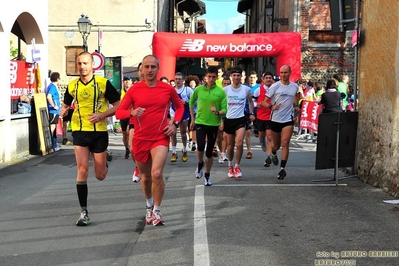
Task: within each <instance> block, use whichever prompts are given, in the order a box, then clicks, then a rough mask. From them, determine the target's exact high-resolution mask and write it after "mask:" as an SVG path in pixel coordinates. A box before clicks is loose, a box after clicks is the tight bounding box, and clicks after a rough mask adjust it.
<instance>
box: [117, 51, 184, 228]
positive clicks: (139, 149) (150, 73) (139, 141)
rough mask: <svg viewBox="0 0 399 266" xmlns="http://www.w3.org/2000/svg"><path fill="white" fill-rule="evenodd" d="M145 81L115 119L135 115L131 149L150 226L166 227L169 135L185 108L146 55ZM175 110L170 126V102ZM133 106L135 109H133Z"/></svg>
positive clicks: (129, 94) (154, 59)
mask: <svg viewBox="0 0 399 266" xmlns="http://www.w3.org/2000/svg"><path fill="white" fill-rule="evenodd" d="M142 63H143V64H142V71H143V74H144V81H143V82H138V83H136V84H134V85H133V86H132V87H131V88H130V89H129V91H128V92H127V93H126V95H125V97H124V99H123V101H122V104H121V105H120V107H119V108H118V110H117V111H116V117H117V118H119V119H121V118H122V119H123V118H124V117H126V115H128V116H134V117H135V118H136V119H135V121H134V138H133V141H132V147H133V152H134V158H135V160H136V164H137V167H138V168H139V171H140V174H141V188H142V190H143V193H144V196H145V198H146V201H147V213H146V222H147V224H151V223H152V224H153V225H155V226H156V225H163V224H164V220H163V218H162V215H161V211H160V206H161V202H162V198H163V194H164V191H165V183H164V180H163V175H162V171H163V167H164V165H165V162H166V157H167V155H168V151H169V139H170V136H171V135H173V134H176V130H177V128H178V127H179V122H180V120H181V119H182V116H183V112H184V105H183V102H182V101H181V99H180V98H179V96H178V95H177V92H176V90H175V89H174V88H173V87H172V86H170V85H169V84H166V83H162V82H160V81H158V80H157V74H158V71H159V60H158V58H157V57H156V56H153V55H147V56H145V57H144V59H143V62H142ZM170 102H172V103H173V105H174V106H175V108H176V111H175V116H174V119H175V120H174V121H173V123H169V121H168V112H169V107H170V105H169V103H170ZM131 106H132V107H131Z"/></svg>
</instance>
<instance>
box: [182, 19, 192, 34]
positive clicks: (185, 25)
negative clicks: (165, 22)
mask: <svg viewBox="0 0 399 266" xmlns="http://www.w3.org/2000/svg"><path fill="white" fill-rule="evenodd" d="M190 26H191V22H190V20H189V19H188V18H186V19H185V20H184V32H188V30H189V29H190Z"/></svg>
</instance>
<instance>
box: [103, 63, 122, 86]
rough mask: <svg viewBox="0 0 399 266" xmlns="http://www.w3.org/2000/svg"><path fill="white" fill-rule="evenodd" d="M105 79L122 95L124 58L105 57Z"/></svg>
mask: <svg viewBox="0 0 399 266" xmlns="http://www.w3.org/2000/svg"><path fill="white" fill-rule="evenodd" d="M104 68H105V77H106V78H107V79H108V80H109V81H110V82H111V84H112V85H114V87H115V89H116V90H117V91H118V92H119V93H120V91H121V88H122V76H121V75H122V57H121V56H115V57H105V67H104Z"/></svg>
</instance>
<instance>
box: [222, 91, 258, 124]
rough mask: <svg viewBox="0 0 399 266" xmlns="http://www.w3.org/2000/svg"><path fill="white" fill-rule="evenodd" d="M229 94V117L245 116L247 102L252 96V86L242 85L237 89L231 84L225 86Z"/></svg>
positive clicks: (227, 116) (227, 115) (227, 94)
mask: <svg viewBox="0 0 399 266" xmlns="http://www.w3.org/2000/svg"><path fill="white" fill-rule="evenodd" d="M224 90H225V92H226V96H227V114H226V118H227V119H234V118H240V117H243V116H244V109H245V102H246V100H247V99H248V97H252V93H251V88H250V87H248V86H245V85H240V87H239V88H237V89H235V88H233V87H232V86H231V85H229V86H226V87H225V88H224Z"/></svg>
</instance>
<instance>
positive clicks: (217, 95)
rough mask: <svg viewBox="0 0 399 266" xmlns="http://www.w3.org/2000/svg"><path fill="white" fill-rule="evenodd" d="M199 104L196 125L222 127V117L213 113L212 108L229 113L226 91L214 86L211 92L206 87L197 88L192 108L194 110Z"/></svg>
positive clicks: (192, 96) (191, 100) (191, 101)
mask: <svg viewBox="0 0 399 266" xmlns="http://www.w3.org/2000/svg"><path fill="white" fill-rule="evenodd" d="M197 100H198V102H197V114H196V118H195V123H196V124H200V125H207V126H220V116H218V115H215V114H214V113H212V111H211V106H215V107H216V110H217V111H219V112H220V111H223V112H224V113H226V112H227V97H226V92H225V91H224V89H222V88H221V87H219V86H217V85H213V86H212V87H211V88H210V89H209V90H208V89H207V87H206V85H201V86H198V87H197V88H195V90H194V92H193V94H192V95H191V98H190V105H189V106H190V108H194V105H195V102H196V101H197Z"/></svg>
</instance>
